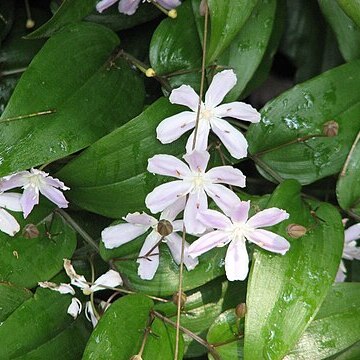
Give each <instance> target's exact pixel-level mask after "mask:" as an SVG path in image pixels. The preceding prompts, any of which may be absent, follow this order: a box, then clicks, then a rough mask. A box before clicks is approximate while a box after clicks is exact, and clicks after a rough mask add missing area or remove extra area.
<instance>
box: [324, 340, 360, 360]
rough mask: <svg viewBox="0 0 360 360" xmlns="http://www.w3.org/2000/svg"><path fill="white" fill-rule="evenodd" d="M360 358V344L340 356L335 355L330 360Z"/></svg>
mask: <svg viewBox="0 0 360 360" xmlns="http://www.w3.org/2000/svg"><path fill="white" fill-rule="evenodd" d="M359 358H360V342H357V343H356V344H355V345H353V346H351V347H350V348H348V349H346V350H345V351H343V352H342V353H341V354H340V355H335V356H333V357H331V358H329V360H330V359H331V360H358V359H359Z"/></svg>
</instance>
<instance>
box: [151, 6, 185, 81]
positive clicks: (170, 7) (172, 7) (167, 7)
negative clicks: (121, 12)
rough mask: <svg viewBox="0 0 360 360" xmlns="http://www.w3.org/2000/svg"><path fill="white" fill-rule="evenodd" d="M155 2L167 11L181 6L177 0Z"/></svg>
mask: <svg viewBox="0 0 360 360" xmlns="http://www.w3.org/2000/svg"><path fill="white" fill-rule="evenodd" d="M156 2H158V3H159V4H160V5H161V6H162V7H164V8H165V9H167V10H171V9H175V8H176V7H178V6H179V5H181V1H179V0H156ZM182 86H184V85H182Z"/></svg>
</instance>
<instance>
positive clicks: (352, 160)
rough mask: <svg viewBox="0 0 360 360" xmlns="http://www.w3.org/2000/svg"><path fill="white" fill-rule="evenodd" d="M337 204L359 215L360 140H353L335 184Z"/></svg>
mask: <svg viewBox="0 0 360 360" xmlns="http://www.w3.org/2000/svg"><path fill="white" fill-rule="evenodd" d="M336 195H337V199H338V202H339V205H340V206H341V207H342V208H343V209H344V210H351V211H353V212H355V213H356V214H358V215H360V142H358V139H357V140H355V142H354V144H353V147H352V150H351V152H350V153H349V155H348V158H347V159H346V162H345V165H344V168H343V169H342V171H341V172H340V174H339V178H338V182H337V185H336Z"/></svg>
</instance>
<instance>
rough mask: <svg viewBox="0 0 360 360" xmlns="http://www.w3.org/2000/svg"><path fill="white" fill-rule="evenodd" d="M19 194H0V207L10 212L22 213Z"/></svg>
mask: <svg viewBox="0 0 360 360" xmlns="http://www.w3.org/2000/svg"><path fill="white" fill-rule="evenodd" d="M20 199H21V194H18V193H12V192H9V193H3V194H0V207H1V208H4V209H9V210H12V211H22V207H21V204H20Z"/></svg>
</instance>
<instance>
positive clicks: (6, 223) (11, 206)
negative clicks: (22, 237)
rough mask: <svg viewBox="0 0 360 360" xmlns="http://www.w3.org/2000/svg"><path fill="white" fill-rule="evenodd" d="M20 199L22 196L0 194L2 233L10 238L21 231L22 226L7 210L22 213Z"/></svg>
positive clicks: (0, 229) (0, 225)
mask: <svg viewBox="0 0 360 360" xmlns="http://www.w3.org/2000/svg"><path fill="white" fill-rule="evenodd" d="M20 197H21V195H20V194H16V193H5V194H4V193H0V231H2V232H4V233H6V234H8V235H10V236H14V235H15V234H16V233H17V232H18V231H19V230H20V225H19V224H18V222H17V221H16V219H15V218H14V217H13V216H12V215H11V214H9V213H8V212H7V211H6V210H5V209H8V210H12V211H20V212H21V211H22V208H21V204H20Z"/></svg>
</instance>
